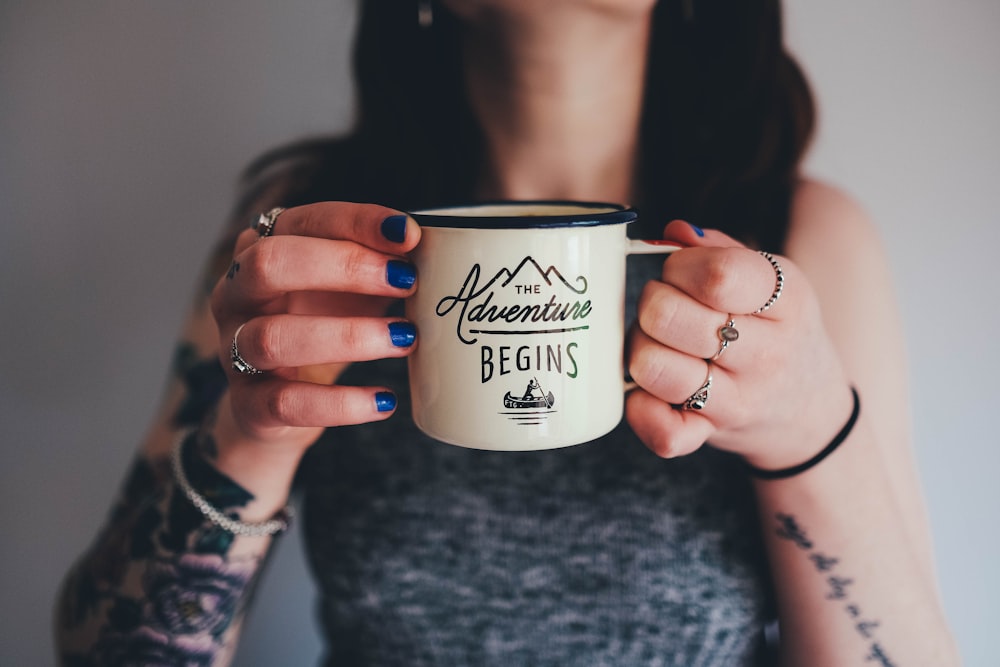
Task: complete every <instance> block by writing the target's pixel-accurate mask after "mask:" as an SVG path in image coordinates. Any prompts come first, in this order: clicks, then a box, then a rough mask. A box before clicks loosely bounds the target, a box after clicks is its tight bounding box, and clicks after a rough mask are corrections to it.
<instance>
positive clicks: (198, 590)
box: [56, 435, 272, 665]
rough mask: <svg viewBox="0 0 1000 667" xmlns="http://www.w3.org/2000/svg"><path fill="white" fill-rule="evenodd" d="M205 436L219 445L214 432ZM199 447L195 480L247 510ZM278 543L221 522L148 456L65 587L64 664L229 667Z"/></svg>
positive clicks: (217, 500)
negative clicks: (265, 564) (255, 589)
mask: <svg viewBox="0 0 1000 667" xmlns="http://www.w3.org/2000/svg"><path fill="white" fill-rule="evenodd" d="M198 439H199V442H198V443H197V444H198V445H199V446H200V447H201V448H205V447H209V448H210V447H211V446H212V439H211V436H209V435H203V436H199V438H198ZM195 444H196V443H194V442H191V443H188V446H187V447H186V448H185V450H184V451H185V456H184V459H183V465H184V470H185V472H186V475H187V477H188V478H189V481H190V484H191V485H192V486H193V487H195V488H196V489H197V490H198V491H199V492H200V493H201V494H202V495H203V496H204V497H205V498H206V499H207V500H208V501H209V502H210V503H212V504H213V505H214V506H215V507H217V508H219V509H220V510H222V511H223V512H224V513H226V514H227V515H233V514H234V513H238V512H240V510H241V509H242V508H245V507H246V506H247V505H248V504H250V503H251V502H252V501H253V496H252V495H251V494H250V493H248V492H247V491H246V490H244V489H243V488H241V487H240V486H238V485H237V484H235V483H234V482H233V481H232V480H230V479H229V478H228V477H226V476H225V475H223V474H221V473H219V472H218V471H217V470H216V469H215V468H214V467H213V466H212V465H210V464H209V463H208V462H207V461H206V459H205V457H204V456H202V455H201V453H200V452H198V451H196V447H195V446H193V445H195ZM271 542H272V539H271V538H270V537H250V536H245V537H244V536H234V535H233V534H232V533H229V532H227V531H225V530H223V529H221V528H219V527H217V526H215V525H213V524H212V523H210V522H209V521H207V520H206V519H205V517H204V516H202V514H201V513H200V512H199V511H198V510H197V509H196V508H195V507H194V506H193V505H192V504H191V503H190V502H189V501H188V499H187V498H186V497H185V496H184V494H183V493H182V492H181V490H180V489H179V488H178V486H177V485H176V483H175V482H174V480H173V478H172V476H171V474H170V465H169V462H168V460H167V459H166V458H164V457H158V458H155V459H150V458H147V457H146V456H145V455H140V456H139V457H137V459H136V461H135V463H134V464H133V466H132V469H131V471H130V472H129V474H128V477H127V478H126V481H125V484H124V485H123V490H122V496H121V498H120V499H119V500H118V502H117V503H116V505H115V507H114V508H113V509H112V511H111V513H110V515H109V518H108V521H107V524H106V525H105V527H104V529H103V530H102V531H101V533H100V535H99V536H98V537H97V540H96V541H95V543H94V544H93V546H92V547H91V548H90V549H89V550H88V551H87V553H85V554H84V556H83V557H82V558H81V559H80V561H79V562H78V563H77V564H76V565H75V566H74V567H73V569H72V570H71V571H70V573H69V575H68V576H67V578H66V581H65V582H64V584H63V588H62V590H61V593H60V597H59V601H58V606H57V618H56V637H57V643H58V651H59V656H60V660H61V663H62V664H92V663H93V664H121V663H122V661H123V660H125V661H127V662H130V663H131V662H135V663H136V664H153V663H156V664H160V663H169V664H194V665H224V664H228V662H229V660H230V659H231V657H232V653H233V650H234V648H235V644H236V636H237V634H238V628H239V624H240V621H241V619H242V616H243V612H244V610H245V606H246V603H247V601H248V599H249V597H250V595H251V591H252V589H253V587H254V584H255V582H256V580H257V575H258V573H259V571H260V566H261V564H262V562H263V560H264V558H265V557H266V554H267V552H268V549H269V546H270V544H271ZM87 660H89V662H88V661H87Z"/></svg>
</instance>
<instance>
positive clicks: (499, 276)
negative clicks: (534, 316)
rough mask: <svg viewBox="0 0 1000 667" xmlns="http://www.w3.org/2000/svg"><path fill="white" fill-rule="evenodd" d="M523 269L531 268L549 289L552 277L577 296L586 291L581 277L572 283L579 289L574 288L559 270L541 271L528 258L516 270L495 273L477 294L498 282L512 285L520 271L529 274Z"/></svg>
mask: <svg viewBox="0 0 1000 667" xmlns="http://www.w3.org/2000/svg"><path fill="white" fill-rule="evenodd" d="M525 267H533V268H534V269H535V271H537V272H538V275H539V277H541V279H542V280H544V281H545V284H546V285H549V286H550V287H551V286H552V285H553V280H552V277H553V276H554V277H555V278H557V279H558V280H559V282H560V283H562V284H563V285H565V286H566V288H568V289H569V290H571V291H573V292H576V293H577V294H583V293H584V292H586V291H587V279H586V278H584V277H583V276H577V277H576V280H575V281H574V282H575V283H576V284H577V285H579V287H574V286H573V284H571V283H570V282H569V281H568V280H566V278H564V277H563V275H562V273H560V272H559V269H557V268H556V267H555V266H549V268H547V269H543V268H542V266H541V265H540V264H539V263H538V262H536V261H535V259H534V258H533V257H530V256H528V257H525V258H524V259H522V260H521V263H520V264H518V265H517V268H515V269H514V270H513V271H511V270H510V269H506V268H503V269H500V270H499V271H497V273H496V275H495V276H493V277H492V278H491V279H489V280H488V281H486V284H485V285H483V287H482V289H481V290H479V291H478V292H477V293H479V294H481V293H483V292H485V291H486V290H487V289H489V288H490V286H491V285H493V284H494V283H496V282H497V281H499V280H502V281H503V282H501V283H500V286H501V287H506V286H507V285H509V284H510V283H512V282H513V281H514V279H515V278H517V277H518V274H519V273H521V270H522V269H523V270H526V271H528V272H529V273H530V272H531V269H530V268H525ZM520 280H526V278H525V277H524V276H521V277H520Z"/></svg>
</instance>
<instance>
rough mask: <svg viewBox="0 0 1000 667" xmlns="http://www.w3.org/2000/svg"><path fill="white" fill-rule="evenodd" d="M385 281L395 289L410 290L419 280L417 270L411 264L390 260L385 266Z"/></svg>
mask: <svg viewBox="0 0 1000 667" xmlns="http://www.w3.org/2000/svg"><path fill="white" fill-rule="evenodd" d="M385 279H386V281H387V282H388V283H389V284H390V285H392V286H393V287H399V288H400V289H409V288H411V287H413V283H414V282H416V280H417V270H416V269H415V268H414V267H413V265H412V264H410V263H409V262H401V261H399V260H398V259H390V260H389V263H388V264H386V266H385Z"/></svg>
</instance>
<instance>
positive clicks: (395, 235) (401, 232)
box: [382, 215, 406, 243]
mask: <svg viewBox="0 0 1000 667" xmlns="http://www.w3.org/2000/svg"><path fill="white" fill-rule="evenodd" d="M382 236H384V237H385V238H387V239H389V240H390V241H392V242H393V243H402V242H403V241H404V240H406V216H405V215H390V216H389V217H388V218H386V219H385V220H383V221H382Z"/></svg>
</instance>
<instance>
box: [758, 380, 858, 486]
mask: <svg viewBox="0 0 1000 667" xmlns="http://www.w3.org/2000/svg"><path fill="white" fill-rule="evenodd" d="M851 395H852V396H854V409H853V410H852V411H851V416H850V417H849V418H848V419H847V423H846V424H844V428H842V429H840V433H838V434H837V435H836V437H834V439H833V440H831V441H830V444H829V445H827V446H826V447H824V448H823V451H821V452H820V453H819V454H817V455H816V456H814V457H812V458H811V459H809V460H808V461H806V462H805V463H800V464H799V465H797V466H792V467H790V468H782V469H780V470H764V469H763V468H757V467H755V466H752V465H750V464H749V463H747V462H746V460H744V461H743V465H744V466H745V467H746V469H747V472H748V473H749V474H750V475H751V476H753V477H756V478H757V479H786V478H788V477H794V476H795V475H798V474H799V473H802V472H805V471H806V470H809V468H812V467H814V466H816V465H817V464H819V463H820V462H821V461H822V460H823V459H825V458H826V457H828V456H829V455H830V454H832V453H833V451H834V450H835V449H837V447H840V445H842V444H843V443H844V440H847V436H849V435H850V434H851V431H853V430H854V425H855V424H857V423H858V415H859V414H861V399H860V398H859V397H858V390H857V389H855V388H854V387H851Z"/></svg>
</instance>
